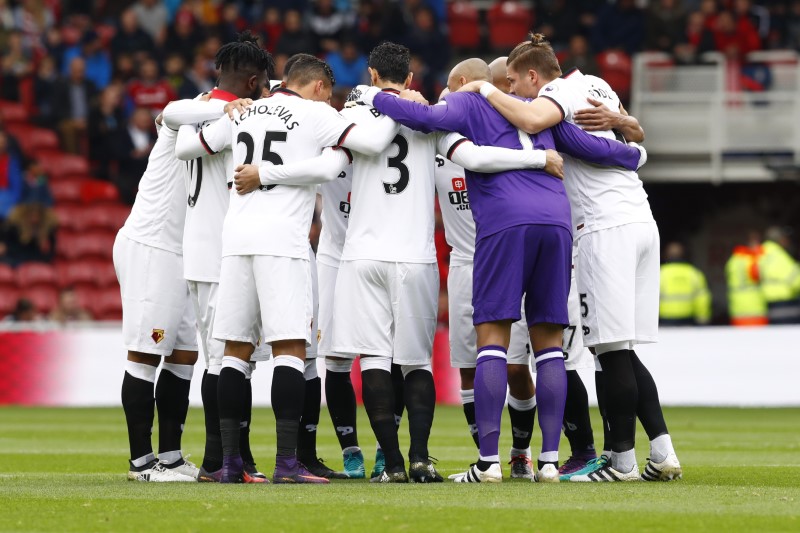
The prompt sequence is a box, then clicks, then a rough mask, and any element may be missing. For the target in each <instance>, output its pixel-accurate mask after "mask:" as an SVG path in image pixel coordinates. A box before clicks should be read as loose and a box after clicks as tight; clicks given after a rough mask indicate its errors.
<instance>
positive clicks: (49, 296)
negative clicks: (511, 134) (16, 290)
mask: <svg viewBox="0 0 800 533" xmlns="http://www.w3.org/2000/svg"><path fill="white" fill-rule="evenodd" d="M22 297H23V298H27V299H29V300H30V301H31V302H33V305H34V306H35V307H36V309H37V310H38V311H39V312H40V313H49V312H50V311H52V310H53V308H54V307H55V306H56V305H57V304H58V289H56V288H55V287H46V286H44V285H43V286H41V287H34V288H32V289H27V290H23V291H22Z"/></svg>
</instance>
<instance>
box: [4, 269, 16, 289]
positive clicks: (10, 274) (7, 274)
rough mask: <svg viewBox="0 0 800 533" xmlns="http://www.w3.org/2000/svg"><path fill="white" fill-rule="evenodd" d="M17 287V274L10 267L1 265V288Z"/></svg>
mask: <svg viewBox="0 0 800 533" xmlns="http://www.w3.org/2000/svg"><path fill="white" fill-rule="evenodd" d="M10 285H11V286H15V287H16V285H17V274H16V272H15V271H14V269H13V268H11V267H10V266H8V265H6V264H4V263H0V287H3V288H5V287H7V286H10Z"/></svg>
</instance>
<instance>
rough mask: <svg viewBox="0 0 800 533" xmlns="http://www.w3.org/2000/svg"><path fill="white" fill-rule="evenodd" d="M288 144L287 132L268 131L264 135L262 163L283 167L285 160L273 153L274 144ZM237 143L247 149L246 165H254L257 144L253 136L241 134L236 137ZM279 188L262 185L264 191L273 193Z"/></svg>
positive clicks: (244, 132) (242, 132) (243, 132)
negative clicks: (266, 162) (272, 191)
mask: <svg viewBox="0 0 800 533" xmlns="http://www.w3.org/2000/svg"><path fill="white" fill-rule="evenodd" d="M273 141H274V142H282V143H285V142H286V132H285V131H268V132H266V133H264V149H263V151H262V152H261V160H262V161H269V162H270V163H272V164H273V165H282V164H283V159H281V156H279V155H278V154H276V153H275V152H273V151H272V142H273ZM236 142H237V143H242V144H244V146H245V148H246V149H247V153H246V154H245V156H244V164H245V165H250V164H252V163H253V155H254V153H255V150H256V148H255V143H254V142H253V136H252V135H250V134H249V133H247V132H246V131H241V132H239V135H238V136H237V137H236ZM275 187H277V185H267V186H266V187H264V186H263V185H262V187H261V188H262V190H267V191H271V190H272V189H274V188H275Z"/></svg>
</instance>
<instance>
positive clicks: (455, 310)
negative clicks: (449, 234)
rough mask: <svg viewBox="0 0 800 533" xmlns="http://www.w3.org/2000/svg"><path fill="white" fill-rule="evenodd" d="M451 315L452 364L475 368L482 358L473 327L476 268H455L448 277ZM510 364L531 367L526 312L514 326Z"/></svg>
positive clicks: (451, 269)
mask: <svg viewBox="0 0 800 533" xmlns="http://www.w3.org/2000/svg"><path fill="white" fill-rule="evenodd" d="M447 300H448V314H449V317H450V332H449V333H450V365H451V366H452V367H453V368H475V366H476V364H477V358H478V347H477V336H476V334H475V326H474V325H473V324H472V265H458V266H451V267H450V272H449V273H448V276H447ZM507 360H508V364H510V365H529V364H530V360H531V355H530V339H529V337H528V326H527V325H526V322H525V314H524V311H523V315H522V318H521V319H520V320H518V321H516V322H514V323H513V324H512V325H511V343H510V344H509V346H508V359H507Z"/></svg>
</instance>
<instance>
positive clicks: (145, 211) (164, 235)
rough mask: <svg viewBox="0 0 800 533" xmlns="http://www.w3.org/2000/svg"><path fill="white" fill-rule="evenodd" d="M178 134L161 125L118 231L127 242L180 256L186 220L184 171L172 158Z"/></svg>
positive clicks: (178, 162)
mask: <svg viewBox="0 0 800 533" xmlns="http://www.w3.org/2000/svg"><path fill="white" fill-rule="evenodd" d="M177 138H178V132H177V131H175V130H173V129H170V128H168V127H166V126H161V127H160V128H159V132H158V139H157V140H156V143H155V145H154V146H153V149H152V151H151V152H150V156H149V157H148V159H147V169H146V170H145V171H144V174H143V175H142V179H141V180H140V181H139V192H138V193H137V194H136V200H135V201H134V203H133V208H132V209H131V214H130V215H129V216H128V219H127V220H126V221H125V225H124V226H123V227H122V229H120V232H121V233H122V234H123V235H125V236H126V237H128V238H129V239H131V240H133V241H136V242H140V243H142V244H146V245H148V246H153V247H155V248H160V249H162V250H167V251H168V252H172V253H176V254H181V253H182V243H183V223H184V218H185V217H186V183H185V179H184V175H185V173H186V168H185V166H184V163H183V161H178V160H177V159H176V158H175V141H176V139H177Z"/></svg>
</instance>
